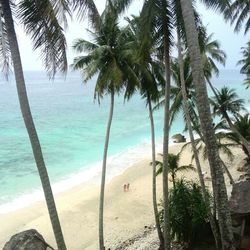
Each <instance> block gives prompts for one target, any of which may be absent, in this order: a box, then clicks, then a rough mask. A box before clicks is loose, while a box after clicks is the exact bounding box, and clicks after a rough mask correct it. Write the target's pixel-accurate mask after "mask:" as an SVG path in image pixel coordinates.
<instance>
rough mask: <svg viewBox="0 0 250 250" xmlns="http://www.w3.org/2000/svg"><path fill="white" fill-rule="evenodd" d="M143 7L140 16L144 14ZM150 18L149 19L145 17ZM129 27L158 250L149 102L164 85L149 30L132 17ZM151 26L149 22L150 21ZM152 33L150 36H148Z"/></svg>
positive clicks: (128, 34) (153, 139) (152, 123)
mask: <svg viewBox="0 0 250 250" xmlns="http://www.w3.org/2000/svg"><path fill="white" fill-rule="evenodd" d="M145 7H146V6H145V5H144V7H143V10H142V13H143V12H144V11H145ZM142 15H143V14H142ZM148 18H150V16H148ZM127 21H128V23H129V26H128V28H127V47H128V49H127V52H126V53H127V56H128V57H129V58H130V59H132V64H133V70H134V71H135V72H136V75H137V76H138V80H139V82H140V85H139V86H138V90H139V92H140V93H141V95H142V97H143V98H144V99H146V103H147V105H148V111H149V119H150V126H151V146H152V200H153V209H154V217H155V224H156V228H157V233H158V238H159V241H160V247H159V249H163V247H164V238H163V234H162V231H161V226H160V220H159V212H158V207H157V194H156V159H155V158H156V156H155V128H154V117H153V109H152V102H158V101H159V90H158V85H159V84H160V85H161V86H163V85H164V77H163V67H162V63H160V62H159V61H158V60H157V57H156V51H157V49H156V47H155V43H156V42H157V39H156V38H154V35H152V34H153V32H152V30H151V28H150V27H145V25H144V22H143V20H142V19H141V18H139V17H133V19H132V20H130V19H127ZM149 23H151V22H149ZM151 32H152V33H151Z"/></svg>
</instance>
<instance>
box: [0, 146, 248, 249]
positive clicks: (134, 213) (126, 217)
mask: <svg viewBox="0 0 250 250" xmlns="http://www.w3.org/2000/svg"><path fill="white" fill-rule="evenodd" d="M182 145H183V144H175V145H173V146H171V147H170V152H171V153H178V152H179V150H180V149H181V147H182ZM234 155H235V159H234V161H233V162H232V163H230V164H229V161H228V160H226V161H225V162H226V164H227V165H228V167H229V170H230V172H231V173H232V175H233V176H234V178H235V179H238V177H239V175H240V174H241V173H240V172H238V171H237V170H236V169H237V167H238V166H239V164H240V162H241V161H242V160H243V158H244V155H243V153H242V152H241V150H240V149H234ZM190 159H191V152H190V151H189V150H188V149H186V151H185V152H184V153H183V154H182V155H181V160H180V164H189V163H190ZM223 159H224V157H223ZM149 163H150V155H149V156H148V158H145V159H144V160H143V161H141V162H139V163H136V164H135V165H134V166H132V167H130V168H129V169H127V170H126V171H125V172H124V173H123V174H122V175H119V176H116V177H114V178H113V179H112V180H111V182H110V183H109V184H108V185H107V186H106V190H105V194H106V196H105V213H104V231H105V241H106V247H107V249H108V248H110V249H114V248H115V246H117V245H119V244H120V243H122V242H123V241H126V240H128V239H129V238H131V237H134V236H135V235H138V234H140V233H141V232H143V230H144V227H145V226H152V225H153V224H154V217H153V208H152V191H151V186H152V184H151V183H152V181H151V179H152V171H151V166H150V164H149ZM202 167H203V171H206V172H207V173H206V174H205V177H207V178H206V179H207V181H206V183H207V185H209V184H210V182H211V181H210V180H209V169H208V164H207V163H206V162H204V161H203V164H202ZM181 176H185V178H187V179H197V180H198V177H197V173H195V172H182V173H180V174H179V175H178V177H181ZM161 178H162V176H158V177H157V192H158V198H159V199H160V198H161V195H162V179H161ZM128 182H129V183H130V190H129V191H128V192H124V191H123V185H124V183H128ZM226 183H227V186H228V187H230V184H229V181H228V178H227V177H226ZM229 190H230V188H229ZM229 192H230V191H229ZM55 198H56V204H57V208H58V213H59V217H60V220H61V226H62V229H63V232H64V237H65V241H66V244H67V247H68V249H70V250H80V249H81V250H82V249H86V250H96V249H98V205H99V203H98V202H99V200H98V199H99V187H98V186H97V185H94V184H88V185H86V184H85V185H80V186H77V187H75V188H73V189H71V190H68V191H66V192H64V193H60V194H57V195H56V197H55ZM0 221H1V227H0V248H2V247H3V245H4V244H5V242H6V241H8V239H9V238H10V236H12V235H13V234H15V233H18V232H20V231H22V230H25V229H31V228H34V229H36V230H38V231H39V232H40V233H41V234H42V235H43V237H44V238H45V240H46V241H47V242H48V243H49V244H51V245H52V246H53V247H55V246H56V245H55V240H54V237H53V233H52V228H51V225H50V221H49V216H48V214H47V209H46V205H45V202H38V203H36V204H34V205H31V206H29V207H26V208H23V209H20V210H18V211H15V212H11V213H8V214H4V215H0Z"/></svg>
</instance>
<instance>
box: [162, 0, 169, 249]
mask: <svg viewBox="0 0 250 250" xmlns="http://www.w3.org/2000/svg"><path fill="white" fill-rule="evenodd" d="M162 6H163V15H162V26H163V39H164V65H165V75H166V79H165V80H166V84H165V106H164V130H163V133H164V134H163V165H162V170H163V174H162V180H163V208H164V216H163V218H164V224H163V228H164V229H163V231H164V249H165V250H170V223H169V202H168V146H169V128H170V124H169V121H170V114H169V107H170V44H169V30H168V17H167V13H166V12H167V6H166V1H165V0H162Z"/></svg>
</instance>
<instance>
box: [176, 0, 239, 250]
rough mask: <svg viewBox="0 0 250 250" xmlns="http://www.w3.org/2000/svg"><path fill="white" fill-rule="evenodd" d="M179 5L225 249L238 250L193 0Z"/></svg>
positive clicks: (223, 247)
mask: <svg viewBox="0 0 250 250" xmlns="http://www.w3.org/2000/svg"><path fill="white" fill-rule="evenodd" d="M180 3H181V8H182V15H183V19H184V25H185V30H186V36H187V42H188V50H189V56H190V64H191V68H192V75H193V81H194V85H195V90H196V98H197V104H198V112H199V116H200V122H201V129H202V134H203V137H204V141H205V144H206V148H207V155H208V161H209V165H210V172H211V176H212V185H213V190H214V195H215V200H216V206H217V210H218V221H219V227H220V234H221V242H222V249H225V250H229V249H230V250H235V245H234V238H233V232H232V222H231V216H230V211H229V206H228V197H227V190H226V185H225V180H224V176H223V172H222V168H221V167H220V165H221V162H220V159H219V153H218V147H217V145H216V140H215V135H214V130H213V122H212V118H211V112H210V107H209V102H208V95H207V89H206V85H205V78H204V73H203V68H202V63H201V55H200V50H199V43H198V34H197V30H196V27H195V21H194V12H193V6H192V2H191V0H181V1H180Z"/></svg>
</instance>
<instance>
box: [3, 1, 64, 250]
mask: <svg viewBox="0 0 250 250" xmlns="http://www.w3.org/2000/svg"><path fill="white" fill-rule="evenodd" d="M59 5H60V6H61V7H62V13H65V12H66V9H65V8H64V7H63V6H62V5H61V4H59ZM59 5H58V6H59ZM12 7H13V6H12ZM14 7H15V11H18V17H19V18H20V20H21V21H22V22H23V23H24V25H25V29H26V30H27V32H28V33H31V34H32V39H33V41H34V48H35V49H36V48H40V49H41V50H42V55H43V56H44V58H43V59H44V63H45V66H46V68H47V69H48V70H49V72H50V73H52V74H54V73H55V71H56V69H57V68H59V69H61V70H62V71H65V70H66V68H67V60H66V56H65V55H66V53H65V52H66V51H65V50H66V42H65V38H64V35H63V32H62V28H61V26H60V24H59V22H58V18H59V16H60V15H61V14H62V13H56V11H55V8H54V7H55V6H53V5H52V4H51V2H50V1H42V2H41V1H21V2H19V3H18V5H16V6H14ZM14 7H13V8H14ZM45 7H46V8H45ZM0 12H1V21H0V22H1V30H0V31H1V36H2V37H3V39H2V41H5V43H1V46H2V47H1V50H2V51H4V50H5V51H10V56H11V58H12V62H13V67H14V73H15V79H16V86H17V92H18V98H19V103H20V108H21V112H22V116H23V120H24V123H25V126H26V129H27V132H28V135H29V139H30V143H31V146H32V150H33V155H34V158H35V162H36V165H37V168H38V172H39V175H40V179H41V182H42V186H43V190H44V195H45V199H46V204H47V207H48V211H49V215H50V220H51V223H52V228H53V231H54V234H55V238H56V242H57V246H58V248H59V249H62V250H64V249H66V245H65V242H64V238H63V234H62V230H61V226H60V222H59V218H58V214H57V210H56V205H55V201H54V197H53V193H52V189H51V186H50V181H49V177H48V173H47V169H46V166H45V162H44V158H43V154H42V150H41V146H40V142H39V138H38V135H37V132H36V128H35V124H34V121H33V118H32V114H31V111H30V106H29V101H28V96H27V92H26V87H25V80H24V74H23V69H22V63H21V58H20V53H19V47H18V42H17V38H16V33H15V27H14V22H13V17H12V9H11V7H10V1H9V0H1V1H0ZM52 31H53V32H52ZM48 45H49V46H48ZM5 46H7V47H5ZM5 55H7V54H6V52H5ZM5 61H6V60H5Z"/></svg>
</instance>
